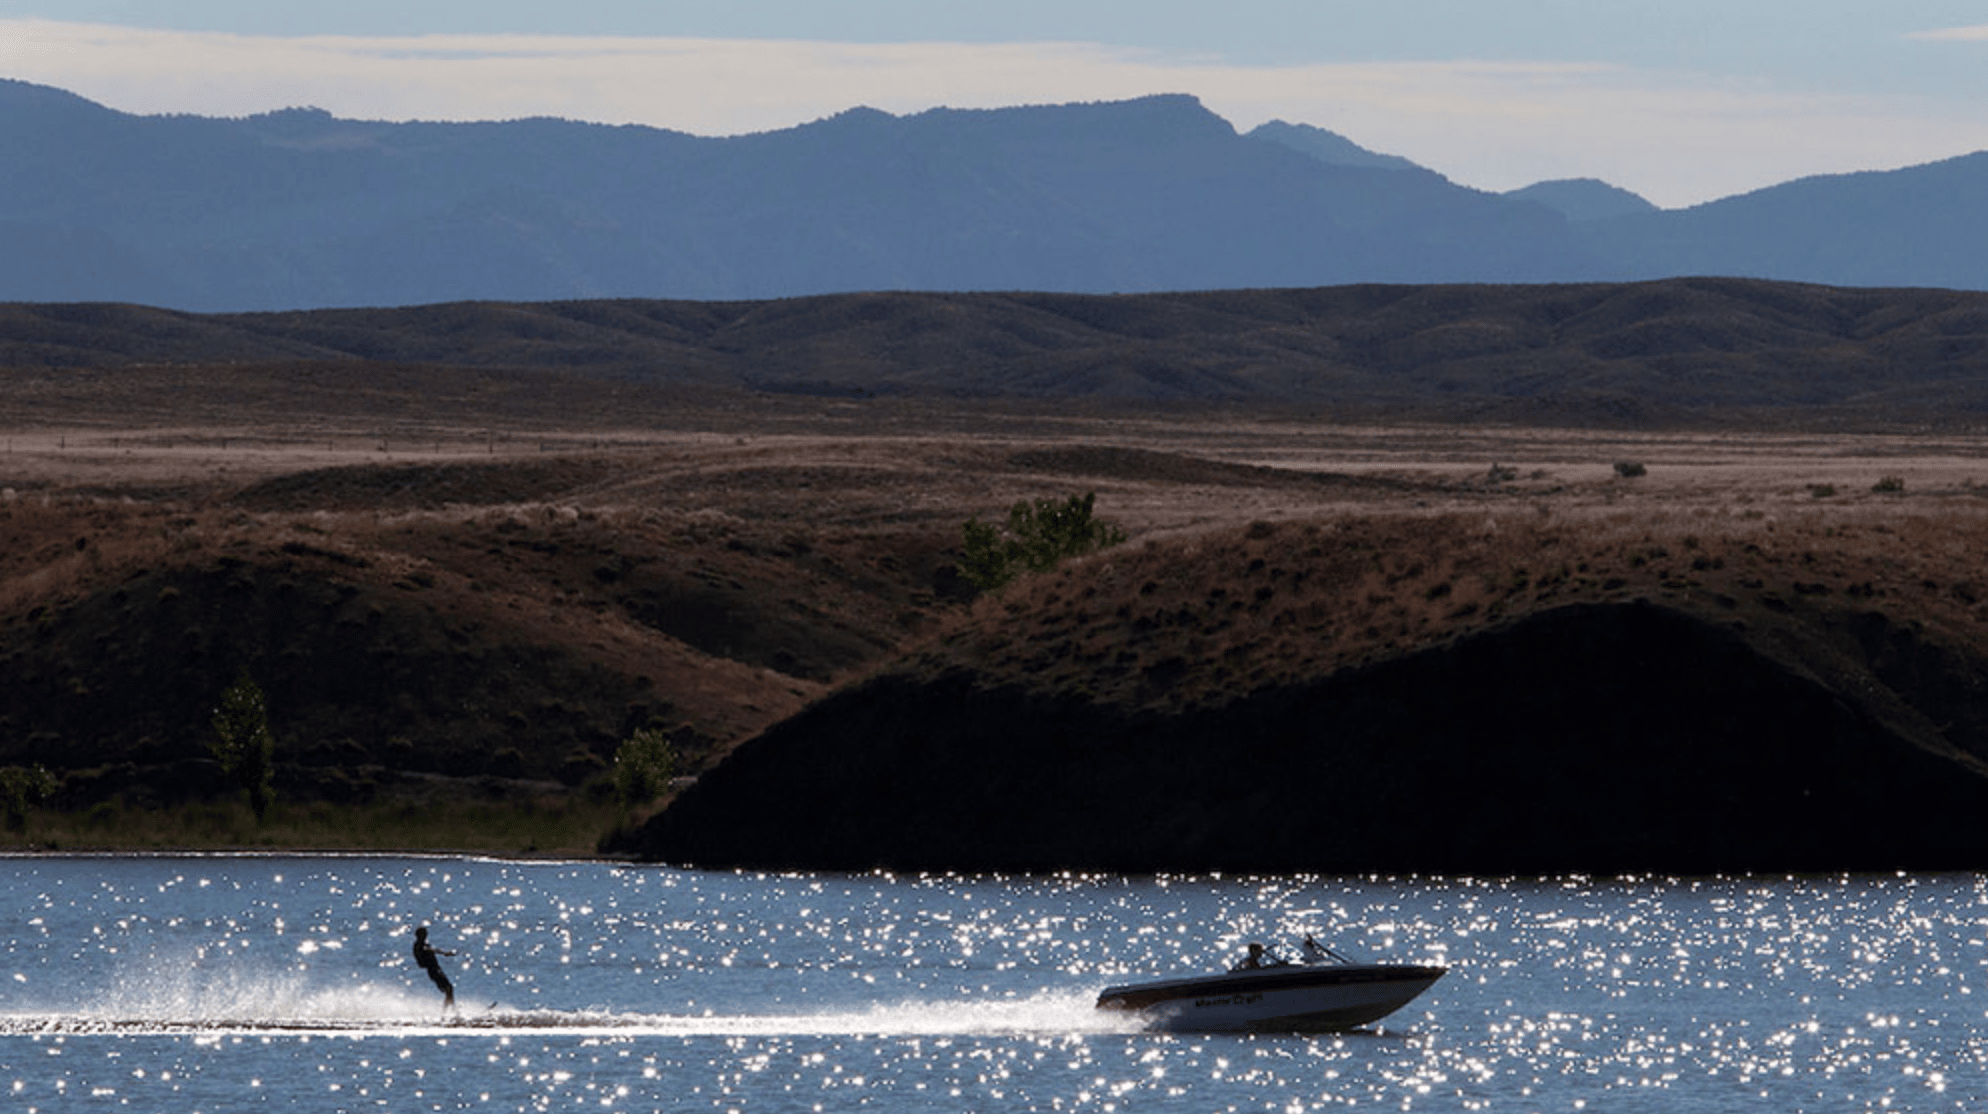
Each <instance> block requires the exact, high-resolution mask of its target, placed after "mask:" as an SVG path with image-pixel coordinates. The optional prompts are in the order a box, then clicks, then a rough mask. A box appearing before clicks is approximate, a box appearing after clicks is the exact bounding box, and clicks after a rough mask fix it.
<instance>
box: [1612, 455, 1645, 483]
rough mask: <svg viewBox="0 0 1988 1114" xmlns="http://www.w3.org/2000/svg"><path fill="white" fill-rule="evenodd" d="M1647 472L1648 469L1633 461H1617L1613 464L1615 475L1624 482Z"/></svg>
mask: <svg viewBox="0 0 1988 1114" xmlns="http://www.w3.org/2000/svg"><path fill="white" fill-rule="evenodd" d="M1648 471H1649V469H1647V468H1644V467H1643V466H1642V465H1641V464H1639V463H1637V462H1636V461H1633V460H1618V461H1616V462H1615V474H1616V475H1618V476H1621V477H1622V478H1623V479H1625V480H1633V479H1635V478H1636V477H1638V476H1641V475H1643V474H1644V473H1646V472H1648Z"/></svg>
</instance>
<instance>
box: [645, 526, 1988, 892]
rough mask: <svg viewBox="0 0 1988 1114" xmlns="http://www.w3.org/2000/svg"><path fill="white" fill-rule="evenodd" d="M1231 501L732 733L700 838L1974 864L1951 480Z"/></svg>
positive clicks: (1585, 860) (1980, 778)
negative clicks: (1224, 526) (767, 724)
mask: <svg viewBox="0 0 1988 1114" xmlns="http://www.w3.org/2000/svg"><path fill="white" fill-rule="evenodd" d="M1540 511H1541V512H1542V513H1536V512H1535V511H1533V510H1531V509H1528V510H1526V511H1524V512H1521V513H1515V514H1495V513H1482V512H1480V513H1471V514H1464V515H1438V516H1433V517H1430V516H1401V515H1381V516H1369V515H1359V514H1356V515H1349V516H1343V517H1340V518H1337V519H1335V520H1331V521H1323V522H1309V523H1284V524H1277V523H1272V522H1267V521H1265V522H1258V523H1255V524H1253V525H1250V526H1248V527H1244V528H1238V529H1232V530H1228V531H1223V532H1219V533H1215V534H1205V535H1200V536H1197V537H1194V538H1191V539H1183V540H1179V541H1174V542H1170V543H1151V544H1147V545H1143V546H1142V545H1131V546H1127V547H1126V548H1125V549H1124V550H1113V551H1109V552H1107V553H1104V554H1101V555H1098V556H1094V557H1091V558H1088V559H1086V560H1084V561H1082V562H1080V563H1078V564H1076V565H1074V566H1071V567H1066V568H1065V569H1064V570H1062V571H1059V572H1058V573H1056V574H1054V575H1051V576H1047V577H1043V578H1040V579H1038V580H1036V581H1033V582H1029V583H1026V584H1025V585H1023V586H1021V587H1020V588H1018V589H1017V590H1015V591H1013V592H1012V593H1011V594H1010V595H1008V596H1007V597H1005V598H1002V599H1000V600H990V601H986V602H984V603H983V604H981V605H980V606H979V607H978V609H977V612H976V615H975V621H974V622H973V623H972V624H971V625H970V626H968V627H966V628H965V629H962V630H960V631H959V632H957V633H955V634H953V635H952V636H950V637H948V638H947V639H945V640H944V641H943V642H942V643H940V644H938V645H936V646H933V647H931V648H929V649H927V650H925V651H923V652H922V653H920V654H918V655H916V656H914V657H912V658H910V659H909V660H906V661H904V662H902V663H899V664H898V665H896V666H893V667H892V668H890V669H888V670H885V671H883V672H882V673H880V674H878V675H876V676H874V677H871V678H869V679H867V680H865V681H864V682H862V683H861V684H857V685H854V686H851V687H848V688H845V689H843V690H842V691H839V692H837V693H835V694H833V695H831V696H829V697H828V698H826V699H824V700H822V701H820V702H818V703H816V704H814V705H813V706H811V707H810V708H809V709H807V710H806V711H805V712H803V713H802V714H800V715H799V716H797V717H795V718H794V719H792V720H789V721H787V722H784V723H782V724H780V725H778V726H776V727H774V728H773V729H771V730H770V731H768V732H766V733H765V734H764V735H762V736H760V737H759V738H757V739H754V740H752V741H751V742H749V743H747V744H746V745H744V746H743V747H741V748H740V749H739V750H737V751H736V752H735V753H734V754H733V755H732V756H731V757H730V758H729V759H728V760H727V761H726V762H725V763H724V764H722V765H721V766H719V767H718V768H716V769H714V770H713V771H712V772H711V773H710V774H709V775H707V776H706V777H705V778H704V779H702V780H701V781H699V782H698V783H697V784H696V785H695V786H694V787H692V788H691V789H690V790H689V791H687V792H686V793H685V794H683V795H682V796H681V797H680V798H679V799H678V800H677V801H676V802H675V803H674V804H673V805H672V806H671V807H670V808H669V809H667V810H666V811H664V812H663V813H662V814H660V815H658V816H657V817H655V818H654V819H653V820H652V821H650V823H649V824H648V825H647V827H645V828H644V829H642V830H641V831H640V832H639V833H637V834H636V837H635V838H634V839H632V840H630V841H629V842H628V843H627V844H626V845H627V846H629V847H631V848H632V849H636V850H639V851H640V852H641V853H642V854H643V855H645V856H647V857H650V858H656V859H660V860H663V861H667V862H675V863H689V864H696V865H700V866H711V867H724V866H747V867H755V868H783V867H793V868H808V869H842V870H863V869H871V868H884V869H891V870H910V871H916V870H967V871H980V870H991V871H1040V870H1099V871H1134V872H1148V871H1162V872H1164V871H1207V870H1221V871H1242V872H1251V871H1270V872H1290V871H1302V872H1318V873H1337V874H1345V873H1446V874H1477V875H1484V874H1493V875H1508V874H1541V873H1546V874H1551V873H1569V872H1574V873H1621V872H1631V873H1635V872H1658V873H1716V872H1730V871H1819V870H1891V869H1978V868H1979V866H1980V865H1981V864H1982V863H1983V862H1988V821H1984V820H1983V817H1984V816H1988V699H1984V694H1985V693H1988V654H1984V653H1983V650H1982V647H1983V646H1984V645H1988V642H1985V641H1984V638H1985V637H1988V613H1984V607H1983V605H1982V604H1981V602H1980V601H1981V600H1983V599H1984V598H1988V591H1984V588H1983V586H1982V584H1983V582H1982V581H1981V580H1980V579H1979V577H1980V573H1981V567H1980V563H1979V561H1978V559H1976V558H1975V557H1974V556H1973V555H1974V554H1975V553H1979V552H1980V551H1981V545H1982V543H1983V542H1984V541H1988V535H1984V534H1983V532H1982V529H1983V528H1982V523H1981V521H1980V519H1979V518H1978V516H1975V517H1973V518H1971V520H1958V519H1955V518H1951V517H1944V516H1942V517H1938V518H1934V519H1930V520H1927V519H1918V520H1915V519H1912V518H1903V519H1894V520H1891V521H1889V522H1879V523H1870V522H1865V523H1860V524H1857V525H1849V524H1835V525H1830V526H1826V527H1824V526H1822V525H1821V524H1820V523H1819V522H1811V523H1799V522H1789V521H1787V520H1785V519H1784V520H1782V521H1781V522H1780V523H1779V527H1780V528H1779V529H1776V528H1774V526H1767V527H1765V528H1763V527H1761V526H1760V525H1758V524H1757V523H1756V522H1754V521H1750V520H1745V519H1741V520H1739V521H1737V522H1735V521H1732V520H1727V521H1724V522H1720V521H1717V520H1702V519H1701V520H1697V521H1687V522H1683V523H1636V522H1627V523H1609V522H1606V521H1603V520H1597V519H1595V518H1592V517H1589V516H1584V515H1578V514H1577V515H1570V516H1565V517H1563V516H1562V515H1560V514H1558V513H1553V512H1546V511H1545V508H1543V507H1542V508H1541V509H1540Z"/></svg>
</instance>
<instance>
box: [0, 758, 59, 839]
mask: <svg viewBox="0 0 1988 1114" xmlns="http://www.w3.org/2000/svg"><path fill="white" fill-rule="evenodd" d="M54 794H55V775H54V774H51V773H49V772H48V770H47V769H46V768H45V767H43V766H42V765H41V764H40V763H39V762H37V763H35V764H34V765H32V766H0V817H4V818H5V821H6V825H7V830H8V831H10V832H24V831H26V830H27V828H28V809H30V808H33V807H34V806H35V805H38V804H40V803H41V802H43V801H45V800H47V799H48V798H49V797H51V796H53V795H54Z"/></svg>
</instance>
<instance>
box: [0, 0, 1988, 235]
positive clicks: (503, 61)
mask: <svg viewBox="0 0 1988 1114" xmlns="http://www.w3.org/2000/svg"><path fill="white" fill-rule="evenodd" d="M0 66H4V67H5V72H7V73H8V74H9V75H10V76H14V77H19V78H23V79H26V80H31V81H38V82H43V83H45V84H49V85H56V86H60V87H62V88H65V89H70V90H72V91H74V92H77V93H80V94H82V95H83V96H86V97H90V98H92V99H95V100H98V101H101V102H103V103H105V104H108V105H110V106H112V107H115V108H119V109H123V110H125V111H131V112H141V113H160V112H191V113H200V114H205V115H224V116H244V115H250V114H253V113H258V112H265V111H269V110H271V109H274V108H282V107H288V106H296V105H314V106H317V107H320V108H324V109H326V110H328V111H331V112H333V113H336V114H338V115H340V116H347V117H354V118H360V119H380V120H407V119H429V120H490V119H512V118H518V117H524V116H562V117H567V118H570V119H580V120H589V121H595V122H599V123H611V124H620V123H639V124H648V125H652V126H657V127H664V128H671V129H675V130H679V131H688V132H693V133H697V134H703V135H735V134H740V133H745V132H754V131H765V130H769V129H775V128H783V127H791V126H793V125H795V124H799V123H804V122H806V121H809V120H814V119H819V118H821V117H824V116H828V115H832V114H834V113H836V112H839V111H842V110H843V109H846V108H849V107H852V106H855V105H868V106H871V107H874V108H880V109H883V110H885V111H889V112H894V113H908V112H917V111H921V110H924V109H927V108H932V107H938V106H949V107H955V108H992V107H1000V106H1005V105H1014V104H1043V103H1060V102H1065V101H1092V100H1114V99H1123V98H1129V97H1137V96H1144V95H1147V94H1150V93H1156V92H1186V93H1193V94H1196V95H1198V96H1199V97H1200V98H1201V99H1202V101H1203V103H1205V104H1206V105H1207V106H1208V107H1209V108H1210V109H1211V110H1213V111H1215V112H1217V113H1219V114H1220V115H1222V116H1223V117H1224V118H1226V119H1228V120H1229V121H1230V122H1231V123H1233V124H1235V125H1236V126H1237V127H1238V128H1241V129H1247V128H1250V127H1253V126H1255V125H1256V124H1258V123H1261V122H1263V121H1265V120H1268V119H1272V118H1281V119H1285V120H1290V121H1293V122H1299V123H1309V124H1315V125H1317V126H1320V127H1325V128H1330V129H1332V130H1334V131H1338V132H1341V133H1342V134H1345V135H1347V136H1348V137H1350V138H1352V139H1353V140H1355V141H1356V142H1359V143H1361V144H1363V145H1365V146H1368V147H1372V148H1375V149H1377V150H1381V151H1385V152H1388V153H1391V154H1399V155H1404V156H1406V157H1408V158H1411V159H1414V160H1415V161H1417V162H1420V163H1422V164H1423V165H1425V166H1429V167H1431V168H1433V169H1436V170H1439V171H1441V172H1443V173H1445V174H1448V175H1449V176H1451V177H1452V178H1454V179H1456V180H1458V181H1460V182H1463V183H1466V184H1469V185H1473V186H1478V187H1481V188H1490V189H1509V188H1514V187H1517V186H1521V185H1526V184H1529V183H1531V182H1534V181H1538V180H1540V179H1543V178H1557V177H1599V178H1605V179H1607V180H1609V181H1612V182H1614V183H1616V184H1618V185H1621V186H1625V187H1627V188H1629V189H1633V190H1636V191H1638V192H1640V193H1642V194H1644V196H1646V197H1649V198H1650V199H1651V200H1653V201H1656V202H1658V203H1659V204H1663V205H1682V204H1690V203H1694V202H1698V201H1704V200H1709V199H1711V198H1714V197H1719V196H1724V195H1727V194H1731V193H1737V192H1742V191H1744V190H1748V189H1753V188H1758V187H1760V186H1765V185H1771V184H1774V183H1777V182H1782V181H1786V180H1788V179H1791V178H1795V177H1801V176H1806V175H1810V174H1819V173H1828V172H1833V171H1845V170H1855V169H1864V168H1874V167H1892V166H1900V165H1906V164H1910V163H1914V162H1926V161H1931V160H1933V159H1938V158H1945V157H1948V156H1952V155H1958V154H1962V153H1965V152H1968V151H1972V150H1976V149H1980V148H1984V147H1988V122H1984V121H1983V120H1982V119H1980V116H1981V114H1980V113H1978V112H1975V111H1958V110H1953V109H1949V108H1947V107H1945V106H1942V105H1939V104H1937V103H1927V102H1920V101H1914V100H1909V99H1904V98H1895V99H1891V100H1878V99H1872V98H1858V97H1847V96H1838V97H1831V96H1817V95H1793V94H1787V93H1781V92H1777V91H1775V90H1773V89H1770V88H1764V87H1753V86H1744V85H1735V84H1732V83H1729V82H1718V81H1713V80H1710V79H1707V78H1704V77H1702V76H1698V75H1691V74H1672V73H1661V72H1655V71H1646V70H1632V69H1626V68H1622V67H1613V66H1604V65H1587V64H1569V63H1489V62H1444V63H1433V62H1419V63H1365V64H1315V65H1288V66H1238V65H1233V64H1229V63H1226V62H1223V61H1221V60H1219V59H1208V58H1183V57H1179V56H1172V55H1160V54H1155V53H1152V52H1147V51H1134V50H1126V49H1120V48H1113V47H1108V46H1102V45H1098V44H1090V43H1026V44H992V45H988V44H966V43H911V44H846V43H823V42H799V41H760V40H690V39H659V38H606V37H598V38H582V37H549V36H531V35H424V36H406V37H378V38H373V37H351V36H307V37H257V36H245V35H231V34H218V33H188V32H171V31H148V30H137V29H131V28H121V27H108V26H96V25H84V24H73V23H62V22H56V21H46V20H42V21H35V20H13V21H0Z"/></svg>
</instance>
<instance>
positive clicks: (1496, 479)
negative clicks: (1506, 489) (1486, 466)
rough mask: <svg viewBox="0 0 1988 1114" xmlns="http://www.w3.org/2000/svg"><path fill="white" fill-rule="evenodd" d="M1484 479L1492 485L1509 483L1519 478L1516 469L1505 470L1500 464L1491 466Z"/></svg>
mask: <svg viewBox="0 0 1988 1114" xmlns="http://www.w3.org/2000/svg"><path fill="white" fill-rule="evenodd" d="M1484 478H1485V479H1487V480H1489V481H1490V482H1492V483H1494V484H1504V483H1511V482H1512V481H1513V480H1516V479H1518V478H1519V470H1518V469H1516V468H1507V467H1505V466H1504V465H1502V464H1493V465H1492V466H1491V471H1490V472H1488V473H1486V474H1485V477H1484Z"/></svg>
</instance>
